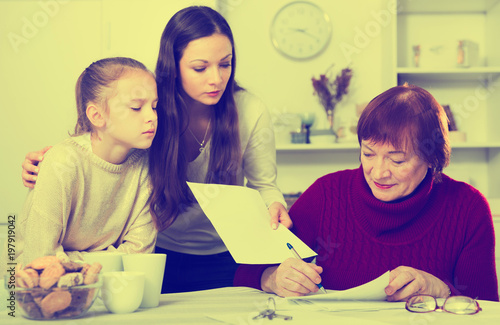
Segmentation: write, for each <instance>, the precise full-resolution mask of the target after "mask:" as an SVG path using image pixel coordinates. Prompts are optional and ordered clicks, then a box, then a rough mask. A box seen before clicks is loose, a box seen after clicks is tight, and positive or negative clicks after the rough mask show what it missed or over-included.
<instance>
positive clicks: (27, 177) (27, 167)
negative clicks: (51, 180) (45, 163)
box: [21, 146, 52, 188]
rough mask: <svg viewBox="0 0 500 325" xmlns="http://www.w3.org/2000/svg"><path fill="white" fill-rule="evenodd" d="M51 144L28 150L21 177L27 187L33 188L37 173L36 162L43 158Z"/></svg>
mask: <svg viewBox="0 0 500 325" xmlns="http://www.w3.org/2000/svg"><path fill="white" fill-rule="evenodd" d="M50 148H52V146H47V147H45V148H43V149H42V150H39V151H32V152H29V153H28V154H27V155H26V157H25V158H24V161H23V164H22V167H23V171H22V174H21V177H22V179H23V185H24V186H26V187H29V188H34V187H35V183H36V179H37V175H38V171H39V168H38V164H39V163H40V162H41V161H42V160H43V156H44V155H45V153H46V152H47V150H49V149H50Z"/></svg>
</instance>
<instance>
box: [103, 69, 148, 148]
mask: <svg viewBox="0 0 500 325" xmlns="http://www.w3.org/2000/svg"><path fill="white" fill-rule="evenodd" d="M157 102H158V95H157V93H156V81H155V79H154V78H153V76H152V75H151V74H150V73H149V72H147V71H143V70H139V69H133V70H130V71H126V72H125V74H124V75H123V76H122V77H121V78H120V79H118V80H117V81H116V82H115V83H114V86H113V87H112V90H111V95H110V97H109V98H108V101H107V104H108V110H107V114H105V120H106V128H105V133H106V135H107V136H109V138H110V139H111V140H112V141H113V142H114V143H115V144H116V145H120V146H122V147H124V148H126V149H132V148H137V149H146V148H149V147H150V146H151V144H152V142H153V138H154V136H155V134H156V127H157V125H158V124H157V123H158V119H157V115H156V103H157Z"/></svg>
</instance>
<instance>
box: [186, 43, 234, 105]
mask: <svg viewBox="0 0 500 325" xmlns="http://www.w3.org/2000/svg"><path fill="white" fill-rule="evenodd" d="M232 53H233V47H232V45H231V42H230V41H229V39H228V38H227V37H226V36H225V35H222V34H213V35H211V36H208V37H202V38H198V39H196V40H193V41H191V42H189V44H188V45H187V46H186V48H185V49H184V53H183V55H182V58H181V59H180V61H179V71H180V78H181V80H182V88H183V90H184V92H185V93H186V94H187V95H188V96H189V97H191V98H192V99H193V100H195V101H197V102H199V103H202V104H204V105H215V104H217V103H218V102H219V100H220V98H221V97H222V94H223V93H224V90H225V89H226V86H227V82H228V81H229V77H230V76H231V70H232V67H231V59H232V57H233V55H232Z"/></svg>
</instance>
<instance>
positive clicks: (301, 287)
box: [261, 258, 323, 297]
mask: <svg viewBox="0 0 500 325" xmlns="http://www.w3.org/2000/svg"><path fill="white" fill-rule="evenodd" d="M322 272H323V268H322V267H321V266H317V265H316V264H312V263H306V262H304V261H302V260H299V259H296V258H289V259H287V260H285V261H284V262H283V263H281V264H280V265H279V266H272V267H268V268H267V269H266V270H265V271H264V273H263V274H262V277H261V287H262V290H264V291H266V292H274V293H276V294H277V295H279V296H281V297H290V296H303V295H306V294H308V293H310V292H317V291H318V290H319V288H318V286H317V284H318V283H321V277H320V276H319V275H320V274H321V273H322Z"/></svg>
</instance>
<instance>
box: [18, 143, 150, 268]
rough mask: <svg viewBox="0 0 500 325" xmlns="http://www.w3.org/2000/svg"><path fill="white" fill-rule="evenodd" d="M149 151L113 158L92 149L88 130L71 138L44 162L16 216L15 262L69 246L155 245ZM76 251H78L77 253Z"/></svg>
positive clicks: (145, 249) (72, 251) (128, 248)
mask: <svg viewBox="0 0 500 325" xmlns="http://www.w3.org/2000/svg"><path fill="white" fill-rule="evenodd" d="M150 193H151V188H150V183H149V178H148V163H147V151H145V150H134V151H133V152H132V153H131V154H130V155H129V156H128V158H127V160H126V161H125V162H124V163H122V164H120V165H115V164H111V163H109V162H107V161H105V160H103V159H101V158H99V157H98V156H97V155H95V154H93V153H92V148H91V143H90V135H89V134H85V135H82V136H78V137H72V138H68V139H66V140H65V141H63V142H61V143H59V144H57V145H55V146H54V147H53V148H52V149H50V150H49V151H48V152H47V153H46V154H45V157H44V160H43V162H42V163H41V168H40V173H39V175H38V180H37V183H36V186H35V188H34V189H32V190H30V191H29V193H28V196H27V199H26V202H25V205H24V208H23V210H22V213H21V214H20V215H19V220H18V221H17V225H18V227H17V229H18V231H17V232H16V234H17V237H16V255H17V256H18V258H17V262H22V263H28V262H30V261H31V260H32V259H34V258H36V257H38V256H44V255H53V254H55V253H56V252H58V251H63V250H64V251H66V252H67V253H69V255H70V256H72V257H73V258H75V257H76V258H78V257H80V258H81V257H82V256H81V255H80V252H82V253H83V254H84V253H85V252H89V251H100V250H108V251H115V250H117V251H120V252H127V253H128V252H141V253H149V252H151V251H153V249H154V244H155V241H156V230H155V228H154V225H153V222H152V219H151V215H150V212H149V196H150ZM75 255H77V256H75Z"/></svg>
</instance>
